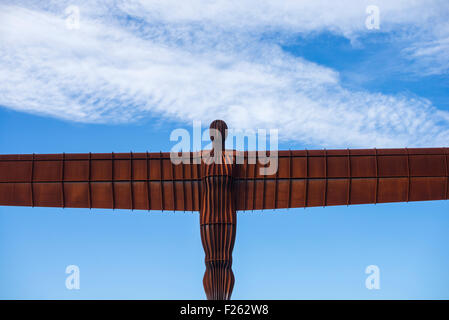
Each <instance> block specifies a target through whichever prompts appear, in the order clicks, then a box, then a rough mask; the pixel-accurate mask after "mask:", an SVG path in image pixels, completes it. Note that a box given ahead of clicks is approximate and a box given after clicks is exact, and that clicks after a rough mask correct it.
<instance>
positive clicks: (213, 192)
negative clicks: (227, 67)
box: [200, 121, 237, 300]
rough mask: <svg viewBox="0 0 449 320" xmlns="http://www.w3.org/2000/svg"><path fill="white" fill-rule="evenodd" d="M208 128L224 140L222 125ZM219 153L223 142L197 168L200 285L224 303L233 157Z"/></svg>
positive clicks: (229, 283)
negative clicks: (203, 266) (203, 265)
mask: <svg viewBox="0 0 449 320" xmlns="http://www.w3.org/2000/svg"><path fill="white" fill-rule="evenodd" d="M211 129H218V130H219V131H220V134H221V136H222V137H225V130H226V129H227V127H226V126H225V125H223V124H222V123H220V122H218V123H217V121H214V122H213V123H212V124H211ZM213 141H214V140H213ZM218 147H220V149H217V148H218ZM223 151H224V140H223V141H222V144H221V145H220V146H218V145H217V144H215V143H214V149H213V152H214V158H212V157H211V158H209V159H208V160H206V161H205V162H203V163H202V168H201V169H202V170H201V172H203V175H202V177H201V182H202V186H203V188H202V193H201V195H202V196H201V201H202V206H201V210H200V226H201V242H202V244H203V248H204V252H205V254H206V257H205V263H206V272H205V273H204V278H203V286H204V291H205V292H206V296H207V298H208V299H210V300H228V299H230V298H231V294H232V289H233V288H234V273H233V272H232V250H233V249H234V242H235V235H236V221H237V216H236V210H235V207H234V204H235V201H234V196H235V194H234V186H233V183H234V168H235V164H234V161H233V158H232V157H231V156H229V155H225V154H223ZM217 157H221V161H220V162H221V163H217V161H215V160H217Z"/></svg>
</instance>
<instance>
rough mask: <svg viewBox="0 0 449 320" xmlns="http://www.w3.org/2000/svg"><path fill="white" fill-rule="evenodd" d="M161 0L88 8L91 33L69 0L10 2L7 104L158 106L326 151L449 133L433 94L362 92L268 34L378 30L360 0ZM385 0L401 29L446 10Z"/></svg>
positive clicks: (55, 112)
mask: <svg viewBox="0 0 449 320" xmlns="http://www.w3.org/2000/svg"><path fill="white" fill-rule="evenodd" d="M437 2H438V1H433V2H431V4H434V3H437ZM149 3H150V5H141V4H139V3H137V2H135V1H122V2H119V6H118V7H119V8H120V10H119V9H118V8H112V9H111V8H109V7H107V6H105V5H103V6H99V7H98V6H97V4H95V5H93V4H92V2H86V3H83V4H80V11H81V21H80V29H79V30H69V29H67V28H66V27H65V21H64V8H65V5H62V4H60V3H59V2H58V3H55V4H53V3H50V4H47V6H46V8H33V7H31V9H26V8H24V7H23V6H14V5H2V6H0V12H1V13H0V41H1V42H0V43H1V46H0V105H3V106H5V107H8V108H12V109H15V110H20V111H26V112H32V113H38V114H44V115H48V116H53V117H58V118H62V119H66V120H72V121H79V122H100V123H101V122H129V121H133V120H136V119H139V118H141V117H144V116H145V115H147V114H148V113H151V114H153V115H155V114H156V115H160V116H162V117H166V118H172V119H176V120H185V121H190V120H193V119H199V120H203V121H204V122H208V121H210V120H212V119H213V118H223V119H225V120H226V121H227V122H228V124H229V125H230V126H232V127H234V128H237V129H241V128H279V129H280V135H281V138H283V139H286V138H289V139H292V140H296V141H300V142H303V143H307V144H311V145H315V146H317V145H321V146H326V147H346V146H353V147H362V146H363V147H374V146H377V147H393V146H397V147H401V146H409V147H411V146H441V145H446V144H447V141H449V139H448V138H449V113H448V112H445V111H441V110H438V109H436V108H435V107H434V106H432V104H431V102H429V101H427V100H425V99H420V98H417V97H415V98H413V97H407V96H399V95H397V96H395V95H384V94H381V93H369V92H361V91H360V92H353V91H350V90H348V89H345V88H343V87H342V85H341V83H340V79H339V75H338V73H337V72H335V71H334V70H332V69H330V68H327V67H323V66H320V65H317V64H315V63H312V62H310V61H307V60H304V59H302V58H299V57H293V56H291V55H288V54H287V53H285V52H283V51H282V50H281V49H280V48H279V47H278V46H277V45H275V44H272V43H270V42H264V41H260V40H259V39H260V34H261V33H262V32H263V31H264V30H270V29H272V30H274V29H276V28H279V29H282V32H287V33H288V32H291V30H294V31H295V32H305V33H307V32H312V31H319V30H325V29H329V30H333V31H335V32H339V33H341V34H345V35H348V36H351V37H354V36H356V35H357V33H359V32H367V31H366V30H362V29H361V28H363V27H364V17H365V11H364V5H362V4H360V3H361V2H359V1H355V0H354V1H346V5H344V6H341V5H340V6H336V5H335V4H333V3H334V2H324V1H318V2H307V3H306V2H304V1H302V2H301V1H288V2H285V3H284V4H282V5H281V4H280V3H281V2H268V1H257V3H256V2H255V1H245V2H241V1H240V2H229V1H226V2H225V1H215V2H211V1H210V2H209V1H201V2H200V1H190V2H187V1H186V2H179V1H177V2H176V3H174V2H173V1H168V0H164V1H151V2H149ZM183 3H188V5H187V4H185V5H184V4H183ZM312 3H313V4H312ZM335 3H336V2H335ZM362 3H363V2H362ZM382 3H383V4H382V6H385V9H384V10H385V11H386V12H385V18H384V20H383V22H381V23H383V25H384V26H390V27H391V26H393V25H394V24H400V23H411V21H413V19H415V18H416V19H418V21H420V22H423V21H425V20H426V19H428V17H429V16H431V15H432V14H434V12H435V8H436V7H435V6H432V5H429V2H428V1H425V2H424V1H414V2H412V3H413V5H411V6H410V5H408V6H407V5H406V4H408V3H409V2H408V1H407V2H406V1H397V2H394V3H395V4H394V5H393V4H391V3H392V2H391V1H390V2H389V1H385V2H382ZM424 3H426V4H427V5H424ZM382 8H384V7H382ZM386 8H389V9H388V10H387V9H386ZM401 8H402V10H401ZM323 9H324V10H323ZM359 9H361V11H359ZM407 10H408V11H407ZM404 11H405V12H404ZM381 12H382V9H381ZM387 13H388V14H387ZM125 14H128V15H130V16H132V17H133V19H131V20H129V19H125V18H126V15H125ZM296 17H301V18H298V19H296ZM136 18H139V19H141V20H136ZM142 21H143V22H142ZM354 21H359V22H358V23H354Z"/></svg>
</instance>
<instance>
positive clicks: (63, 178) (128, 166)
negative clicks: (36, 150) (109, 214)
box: [0, 152, 201, 211]
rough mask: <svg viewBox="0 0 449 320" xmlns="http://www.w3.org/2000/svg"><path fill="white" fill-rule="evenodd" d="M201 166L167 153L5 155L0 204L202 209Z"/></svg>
mask: <svg viewBox="0 0 449 320" xmlns="http://www.w3.org/2000/svg"><path fill="white" fill-rule="evenodd" d="M190 155H191V157H193V156H194V154H193V153H192V154H190ZM190 160H193V159H192V158H190ZM190 162H191V163H192V162H193V161H190ZM199 170H200V165H199V164H198V165H189V164H180V165H173V164H172V162H171V160H170V153H168V152H167V153H107V154H100V153H92V154H36V155H0V205H7V206H41V207H74V208H110V209H144V210H182V211H198V210H199V197H200V187H201V186H200V180H199V179H200V171H199Z"/></svg>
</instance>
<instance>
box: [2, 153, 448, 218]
mask: <svg viewBox="0 0 449 320" xmlns="http://www.w3.org/2000/svg"><path fill="white" fill-rule="evenodd" d="M234 154H235V153H234ZM239 154H240V153H239ZM241 154H242V155H243V157H244V163H243V164H237V165H236V169H235V173H234V180H235V181H234V184H235V188H236V190H237V191H236V192H237V193H238V195H239V196H238V197H237V198H236V201H237V203H236V210H261V209H275V208H294V207H312V206H331V205H348V204H363V203H382V202H399V201H423V200H443V199H448V198H449V193H448V191H449V187H448V183H449V178H448V171H449V168H448V166H449V165H448V164H449V149H448V148H422V149H377V150H376V149H368V150H357V149H353V150H326V151H324V150H309V151H304V150H294V151H279V154H278V156H279V158H278V159H279V170H278V171H277V173H276V174H273V175H271V176H263V175H261V174H260V171H259V170H260V168H261V167H262V166H261V165H260V164H259V163H257V164H252V163H253V162H254V161H253V159H252V158H251V157H252V156H251V153H249V154H248V153H247V152H244V153H241ZM198 157H199V155H198V153H191V154H190V158H189V161H190V163H192V162H193V160H194V159H196V158H198ZM200 167H201V165H200V164H179V165H174V164H172V162H171V161H170V155H169V153H148V154H147V153H114V154H111V153H109V154H96V153H92V154H53V155H51V154H49V155H44V154H36V155H34V156H33V155H0V205H9V206H45V207H76V208H113V209H143V210H180V211H199V210H200V207H199V203H200V200H201V199H200V196H201V181H202V180H201V179H202V178H201V172H200V170H201V168H200Z"/></svg>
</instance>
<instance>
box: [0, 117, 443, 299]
mask: <svg viewBox="0 0 449 320" xmlns="http://www.w3.org/2000/svg"><path fill="white" fill-rule="evenodd" d="M211 129H216V130H218V132H220V134H221V138H222V140H221V141H213V146H214V149H213V150H212V153H211V154H212V155H213V157H214V159H215V160H216V159H217V157H220V159H221V163H217V162H216V161H212V160H211V159H212V158H211V159H210V160H208V161H201V159H202V154H201V153H200V152H192V153H190V154H189V155H188V156H187V158H186V160H187V161H185V162H184V163H181V164H177V165H175V164H173V163H172V162H171V160H170V153H168V152H157V153H149V152H145V153H132V152H130V153H86V154H65V153H63V154H17V155H0V205H6V206H38V207H62V208H110V209H131V210H134V209H135V210H164V211H172V210H176V211H199V212H200V216H199V218H200V230H201V240H202V244H203V247H204V251H205V256H206V258H205V263H206V272H205V275H204V279H203V284H204V289H205V291H206V295H207V297H208V299H229V298H230V297H231V294H232V289H233V285H234V275H233V273H232V269H231V267H232V250H233V247H234V241H235V236H236V219H237V217H236V211H239V210H241V211H243V210H263V209H277V208H297V207H304V208H305V207H314V206H335V205H354V204H366V203H373V204H376V203H386V202H409V201H410V202H411V201H426V200H446V199H448V198H449V149H448V148H418V149H351V150H350V149H346V150H288V151H278V155H277V159H278V170H277V172H276V173H275V174H272V175H268V176H266V175H262V174H261V171H260V169H261V168H262V167H263V165H261V164H260V163H259V162H256V164H254V162H253V160H254V157H255V156H256V153H255V152H252V151H249V152H241V151H240V152H239V156H240V155H243V159H244V163H243V164H236V163H235V158H236V156H237V151H230V152H229V150H227V151H228V152H226V154H224V152H216V151H218V150H219V149H218V148H221V149H220V151H224V150H225V149H224V146H225V143H224V142H225V138H226V129H227V126H226V124H225V123H224V122H223V121H220V120H216V121H214V122H213V123H212V124H211ZM211 137H212V138H215V135H213V134H212V132H211ZM218 142H221V144H219V143H218Z"/></svg>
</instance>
